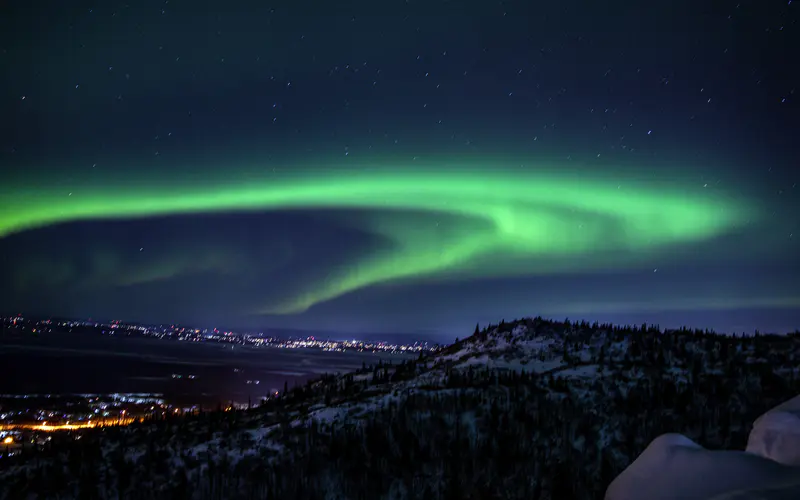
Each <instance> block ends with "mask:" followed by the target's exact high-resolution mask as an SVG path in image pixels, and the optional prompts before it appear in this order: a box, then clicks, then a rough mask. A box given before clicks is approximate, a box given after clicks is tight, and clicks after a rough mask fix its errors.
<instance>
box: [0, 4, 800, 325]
mask: <svg viewBox="0 0 800 500" xmlns="http://www.w3.org/2000/svg"><path fill="white" fill-rule="evenodd" d="M1 9H2V11H0V49H2V52H0V71H2V75H3V77H2V79H0V116H2V120H0V128H1V130H0V276H2V279H1V280H0V309H2V310H3V312H6V313H12V312H13V313H17V312H23V313H32V314H44V315H65V316H72V317H95V318H102V319H122V320H131V321H142V322H166V323H174V322H183V323H190V324H192V325H198V326H226V327H241V328H267V327H282V328H300V329H318V330H319V329H324V330H333V331H340V332H353V333H362V334H363V333H375V332H378V333H381V332H393V333H408V334H409V335H412V336H413V335H415V334H416V335H422V334H424V335H428V336H430V335H436V334H438V335H442V336H449V337H451V338H452V337H454V336H459V335H461V336H463V335H464V334H468V333H470V332H471V329H472V328H473V327H474V325H475V323H476V322H480V323H482V324H485V323H488V322H498V321H499V320H500V319H503V318H505V319H512V318H514V317H520V316H535V315H543V316H546V317H555V318H559V319H560V318H564V317H570V318H571V319H587V320H590V321H591V320H600V321H612V322H615V323H634V322H635V323H641V322H643V321H647V322H650V323H658V324H660V325H661V326H662V327H674V326H680V325H684V324H685V325H688V326H692V327H695V326H696V327H701V328H705V327H708V328H715V329H717V330H719V331H732V330H733V331H739V332H741V331H752V330H753V329H755V328H760V329H761V330H762V331H788V330H793V329H795V328H798V327H800V289H798V288H797V283H798V278H799V277H800V263H798V259H797V256H798V255H800V251H798V250H800V245H799V244H798V242H800V188H798V187H797V182H798V180H800V167H799V166H798V152H800V146H798V140H800V135H798V133H799V132H800V104H799V103H798V100H799V99H800V93H798V92H796V90H800V70H798V61H800V36H798V34H799V33H800V26H798V22H797V20H798V9H800V2H795V3H794V4H793V3H792V1H790V0H780V1H773V0H752V1H745V0H743V1H741V2H736V1H731V2H727V1H706V0H675V1H670V2H644V1H638V2H631V1H620V0H612V1H610V2H586V1H583V2H582V1H578V2H559V1H551V2H540V1H534V0H521V1H507V2H497V1H481V2H476V1H464V2H457V1H441V0H429V1H421V0H407V1H403V0H387V1H379V2H376V1H374V0H370V1H359V2H330V1H316V0H314V1H302V0H294V1H292V2H288V1H286V2H264V1H235V0H234V1H228V2H187V1H177V0H169V1H161V2H154V1H147V0H145V1H141V2H130V4H125V3H122V2H114V1H111V2H80V1H70V2H63V1H52V2H46V1H33V2H23V1H19V0H12V1H11V2H5V3H4V6H3V7H2V8H1Z"/></svg>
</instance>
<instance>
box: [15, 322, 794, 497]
mask: <svg viewBox="0 0 800 500" xmlns="http://www.w3.org/2000/svg"><path fill="white" fill-rule="evenodd" d="M799 366H800V337H798V336H796V335H789V336H762V335H756V336H751V337H746V338H742V337H735V336H723V335H716V334H713V333H711V332H707V331H700V330H686V329H683V330H674V331H669V332H663V331H660V330H658V329H657V328H654V327H649V326H647V325H643V326H642V327H615V326H612V325H599V324H596V323H595V324H588V323H585V322H581V323H570V322H567V321H565V322H554V321H548V320H544V319H542V318H529V319H523V320H518V321H513V322H508V323H506V322H501V323H500V324H499V325H493V326H490V327H487V328H484V329H481V330H478V329H477V328H476V331H475V333H474V334H473V335H471V336H469V337H467V338H465V339H463V340H460V341H458V342H456V343H454V344H453V345H451V346H449V347H448V348H446V349H445V350H443V351H442V352H440V353H439V354H437V355H435V356H431V357H422V358H420V359H418V360H416V361H413V362H402V363H400V364H378V365H376V366H368V367H364V368H363V369H361V370H358V371H356V372H353V373H348V374H337V375H328V376H324V377H321V378H320V379H318V380H315V381H312V382H309V383H308V384H307V385H305V386H302V387H298V388H295V389H293V390H291V391H289V392H288V393H286V394H282V395H281V396H280V397H279V398H275V399H272V400H269V401H266V402H265V403H264V404H263V405H262V406H261V407H259V408H257V409H254V410H251V411H220V412H207V413H204V414H201V415H197V416H192V417H187V418H180V419H178V418H174V419H167V420H161V421H153V422H145V423H143V424H137V425H135V426H131V427H127V428H119V429H107V430H105V431H91V432H88V433H86V435H84V436H83V438H82V439H81V440H80V441H75V442H71V443H64V444H59V445H52V446H51V447H50V448H49V449H46V450H45V451H42V452H39V453H38V454H37V455H36V456H28V457H22V458H21V459H19V460H16V461H15V462H14V465H9V463H10V462H11V460H8V461H6V462H5V464H6V465H0V467H1V468H3V470H2V471H1V472H0V492H2V493H0V497H2V496H3V494H5V496H6V497H8V498H20V497H21V496H22V495H24V494H29V495H34V497H36V495H38V496H39V497H46V496H48V495H53V494H56V493H57V494H59V495H61V498H89V497H99V498H117V496H118V495H119V496H121V497H123V498H196V499H208V498H232V499H236V498H276V499H291V498H304V499H326V500H328V499H330V500H333V499H351V498H352V499H359V498H364V499H373V498H374V499H395V498H412V499H438V498H442V499H451V498H452V499H478V498H480V499H494V498H496V499H507V498H520V499H557V500H568V499H572V498H575V499H581V500H582V499H596V498H603V497H604V495H605V492H606V489H607V487H608V486H609V484H610V483H611V482H612V480H614V478H616V477H617V476H619V475H620V473H622V472H623V470H625V469H626V468H627V467H628V466H629V465H631V464H632V463H633V462H634V460H635V459H637V457H639V456H640V454H641V453H642V452H643V451H644V450H645V449H646V448H647V447H648V445H649V444H650V443H651V442H652V441H653V440H654V439H655V438H656V437H658V436H660V435H663V434H666V433H680V434H682V435H683V437H685V439H686V440H687V441H691V442H692V443H696V444H697V445H698V446H702V447H705V448H708V449H728V450H743V449H745V447H746V446H747V442H748V436H749V435H750V431H751V427H752V424H753V422H754V421H756V419H757V418H758V417H759V416H760V415H762V414H764V413H765V412H767V411H768V410H770V409H771V408H774V407H776V406H777V405H779V404H780V403H783V402H784V401H786V400H788V399H790V398H791V397H792V396H794V395H797V394H800V368H798V367H799ZM667 497H668V496H667ZM667 497H663V498H667ZM624 498H626V499H628V500H632V499H634V498H637V497H635V496H627V497H624ZM641 498H643V499H645V498H650V497H649V496H647V492H645V495H644V496H642V497H641ZM731 498H733V497H731ZM736 498H744V497H736Z"/></svg>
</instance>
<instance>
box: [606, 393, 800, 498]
mask: <svg viewBox="0 0 800 500" xmlns="http://www.w3.org/2000/svg"><path fill="white" fill-rule="evenodd" d="M798 413H800V396H797V397H795V398H793V399H791V400H789V401H787V402H786V403H784V404H782V405H779V406H778V407H776V408H774V409H773V410H770V411H769V412H767V413H765V414H764V415H762V416H761V417H760V418H759V419H758V420H756V423H755V425H754V426H753V430H752V432H751V433H750V438H749V440H748V444H747V450H746V451H712V450H707V449H705V448H703V447H702V446H700V445H698V444H697V443H695V442H694V441H692V440H691V439H689V438H687V437H685V436H683V435H680V434H664V435H662V436H659V437H658V438H656V439H655V440H653V442H652V443H650V446H648V447H647V449H645V450H644V452H642V454H641V455H640V456H639V457H638V458H637V459H636V460H635V461H634V462H633V463H632V464H631V465H630V466H629V467H628V468H627V469H625V470H624V471H623V472H622V474H620V475H619V476H618V477H617V478H616V479H615V480H614V481H613V482H612V483H611V485H609V487H608V490H607V492H606V500H723V499H734V498H736V499H742V500H744V499H749V500H756V499H761V500H779V499H780V500H783V499H786V500H788V499H790V498H791V499H800V440H799V439H798V437H800V418H798Z"/></svg>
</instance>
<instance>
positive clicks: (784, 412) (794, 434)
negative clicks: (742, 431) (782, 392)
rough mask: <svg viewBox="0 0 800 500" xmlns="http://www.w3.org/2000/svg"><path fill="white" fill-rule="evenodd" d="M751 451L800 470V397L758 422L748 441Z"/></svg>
mask: <svg viewBox="0 0 800 500" xmlns="http://www.w3.org/2000/svg"><path fill="white" fill-rule="evenodd" d="M747 451H748V452H750V453H754V454H756V455H759V456H762V457H764V458H769V459H772V460H775V461H776V462H779V463H782V464H786V465H793V466H797V467H800V396H797V397H794V398H792V399H790V400H789V401H786V402H785V403H783V404H781V405H778V406H777V407H775V408H773V409H772V410H770V411H768V412H767V413H765V414H763V415H761V416H760V417H759V418H758V419H757V420H756V421H755V423H754V424H753V430H752V431H751V432H750V437H749V438H748V440H747ZM798 498H800V497H798Z"/></svg>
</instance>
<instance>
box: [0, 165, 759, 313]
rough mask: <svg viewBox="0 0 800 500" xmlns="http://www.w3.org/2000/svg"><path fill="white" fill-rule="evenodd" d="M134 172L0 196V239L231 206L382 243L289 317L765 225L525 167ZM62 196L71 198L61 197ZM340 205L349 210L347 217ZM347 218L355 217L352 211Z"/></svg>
mask: <svg viewBox="0 0 800 500" xmlns="http://www.w3.org/2000/svg"><path fill="white" fill-rule="evenodd" d="M200 177H201V179H200V180H198V179H197V178H194V179H189V178H184V179H173V180H174V182H169V183H167V182H166V181H165V180H164V179H163V178H162V179H158V178H156V177H152V178H150V179H149V180H148V179H146V178H145V179H142V178H141V177H137V178H136V182H135V183H127V182H123V181H120V182H113V183H111V182H104V183H102V185H99V184H97V183H95V184H92V183H76V184H75V186H74V188H69V187H65V186H64V185H61V186H53V185H52V184H51V185H50V187H42V186H20V185H17V186H13V185H8V184H7V187H5V188H0V198H2V200H3V202H2V204H0V237H5V236H8V235H10V234H12V233H16V232H20V231H25V230H30V229H35V228H39V227H43V226H47V225H52V224H59V223H66V222H70V221H80V220H96V219H114V218H134V217H152V216H165V215H178V214H202V213H212V212H231V211H260V210H287V209H295V210H297V209H303V210H305V209H314V210H329V211H330V214H331V216H333V217H339V219H340V221H341V222H342V223H345V224H355V225H356V226H357V227H359V228H360V229H361V230H365V231H368V232H369V233H371V234H373V235H375V236H376V237H378V241H380V242H381V245H380V246H379V248H378V249H376V250H375V251H374V252H372V253H371V254H370V255H367V256H366V257H365V258H363V259H359V261H358V262H355V263H352V265H347V266H341V269H336V270H334V272H332V273H331V274H329V275H328V277H327V278H326V279H325V280H324V282H323V283H315V286H314V287H313V289H312V288H309V289H306V290H301V291H300V292H299V293H297V294H295V295H294V296H291V297H287V299H286V300H285V302H283V303H280V304H270V305H269V306H268V307H259V308H257V309H258V310H257V311H255V312H257V313H259V314H292V313H299V312H302V311H305V310H306V309H308V308H309V307H311V306H313V305H315V304H318V303H321V302H324V301H327V300H330V299H333V298H335V297H338V296H341V295H343V294H346V293H348V292H351V291H354V290H357V289H360V288H364V287H366V286H369V285H374V284H378V283H386V282H392V281H397V280H402V279H409V278H419V277H437V276H483V277H492V276H500V275H523V274H528V275H535V274H543V273H550V272H558V271H564V270H577V269H601V268H608V267H609V266H613V267H617V268H618V267H625V266H630V265H632V264H634V263H637V262H642V261H643V259H647V258H653V257H656V256H665V255H667V256H668V255H671V254H673V253H674V252H678V251H685V250H686V248H685V247H686V246H687V245H689V244H693V243H700V242H703V241H707V240H710V239H711V238H714V237H718V236H721V235H723V234H726V233H728V232H730V231H733V230H735V229H737V228H739V227H741V226H743V225H745V224H747V223H754V222H756V221H757V219H758V218H759V211H758V210H757V209H756V208H754V207H752V206H748V205H747V204H746V203H745V202H744V201H742V200H741V199H733V198H730V197H724V196H721V195H712V194H710V193H709V192H708V191H704V192H703V191H701V192H699V193H698V192H697V191H695V192H687V191H686V190H681V189H678V188H665V187H664V186H662V185H658V183H651V185H650V186H648V185H647V184H646V183H642V182H639V183H631V182H629V181H626V182H625V183H624V184H625V185H624V187H622V186H620V185H619V184H618V183H617V182H610V181H608V180H605V181H604V180H597V179H590V178H587V177H578V176H565V175H562V176H558V175H545V174H534V173H526V172H525V171H522V170H511V169H505V170H492V171H487V170H486V169H483V170H474V169H469V170H462V171H452V170H451V171H448V170H445V171H442V170H441V169H439V170H434V169H430V170H427V171H426V170H425V169H418V170H414V171H410V170H408V168H404V166H402V165H400V166H398V168H392V169H380V170H374V169H368V170H348V171H342V170H326V171H323V172H305V173H303V174H296V173H295V174H294V175H291V176H283V177H281V176H278V177H265V176H258V175H240V176H237V175H234V174H230V177H229V178H227V179H225V180H219V179H217V180H216V181H213V182H212V179H209V178H207V177H203V176H200ZM67 190H69V191H70V193H66V191H67ZM346 211H347V212H346ZM353 211H355V213H356V215H352V214H351V213H352V212H353Z"/></svg>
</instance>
